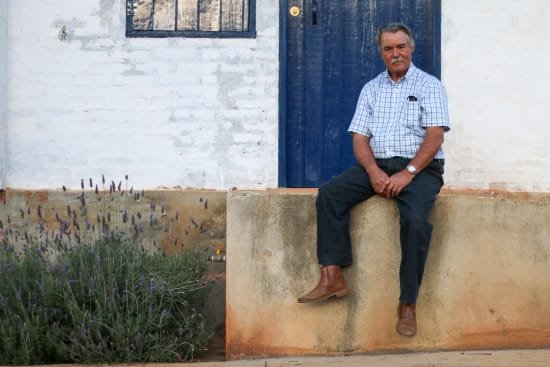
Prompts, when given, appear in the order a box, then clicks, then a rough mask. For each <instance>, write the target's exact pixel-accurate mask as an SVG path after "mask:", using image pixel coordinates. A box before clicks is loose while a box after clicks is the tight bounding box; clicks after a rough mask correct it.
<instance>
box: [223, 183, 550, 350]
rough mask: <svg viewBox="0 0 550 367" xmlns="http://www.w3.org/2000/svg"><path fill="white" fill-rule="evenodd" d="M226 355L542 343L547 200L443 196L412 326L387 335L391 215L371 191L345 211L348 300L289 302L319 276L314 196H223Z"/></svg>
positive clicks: (392, 309) (393, 286)
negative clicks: (348, 216)
mask: <svg viewBox="0 0 550 367" xmlns="http://www.w3.org/2000/svg"><path fill="white" fill-rule="evenodd" d="M227 200H228V201H227V250H228V255H227V300H226V303H227V305H226V307H227V312H226V325H227V335H226V352H227V357H228V358H229V359H235V358H240V357H253V356H282V355H309V354H312V355H313V354H315V355H319V354H324V355H331V354H343V353H364V352H380V351H411V350H414V351H432V350H459V349H483V348H485V349H487V348H541V347H550V257H549V254H550V227H549V226H548V223H550V202H549V200H548V197H547V196H545V195H539V196H538V197H534V196H529V195H527V196H521V195H518V196H516V197H513V196H512V197H510V196H509V195H493V196H491V195H475V194H472V193H468V194H464V193H459V194H457V193H444V194H442V195H440V196H439V198H438V200H437V203H436V206H435V208H434V211H433V215H432V222H433V223H434V226H435V229H434V233H433V238H432V243H431V250H430V255H429V259H428V263H427V267H426V273H425V278H424V284H423V287H422V289H421V294H420V298H419V300H418V322H419V332H418V334H417V336H416V337H414V338H404V337H400V336H399V335H397V334H396V333H395V331H394V327H395V321H396V305H397V297H398V294H399V292H398V263H399V259H400V250H399V235H398V212H397V208H396V206H395V204H394V203H393V201H391V200H388V199H383V198H373V199H372V200H369V201H367V202H364V203H362V204H360V205H358V206H357V207H355V208H354V209H353V212H352V222H351V224H350V230H351V234H352V239H353V246H354V257H355V262H354V265H353V266H352V267H350V268H347V269H346V270H345V276H346V279H347V281H348V285H349V286H350V288H351V290H352V295H351V296H348V297H347V298H344V299H340V300H335V301H332V302H329V303H326V304H322V305H303V304H298V303H297V302H296V297H298V296H299V295H300V294H302V293H303V292H305V291H308V290H309V289H310V288H311V287H313V286H314V285H315V283H316V281H317V277H318V267H317V265H316V256H315V239H316V232H315V226H316V224H315V216H316V214H315V210H314V202H315V192H311V191H307V192H300V191H264V192H240V191H234V192H230V193H228V198H227Z"/></svg>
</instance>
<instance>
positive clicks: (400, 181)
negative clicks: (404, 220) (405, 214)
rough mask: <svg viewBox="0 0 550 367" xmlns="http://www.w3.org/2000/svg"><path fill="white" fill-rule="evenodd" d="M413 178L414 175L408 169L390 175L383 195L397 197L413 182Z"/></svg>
mask: <svg viewBox="0 0 550 367" xmlns="http://www.w3.org/2000/svg"><path fill="white" fill-rule="evenodd" d="M413 178H414V175H413V174H411V173H410V172H408V171H407V170H402V171H399V172H397V173H396V174H394V175H392V176H390V177H389V179H388V180H387V181H386V183H385V184H384V187H383V190H382V194H381V195H383V196H385V197H388V198H394V197H396V196H397V195H399V194H400V193H401V191H403V189H404V188H405V187H407V186H408V185H409V184H410V183H411V182H412V180H413ZM377 192H378V191H377Z"/></svg>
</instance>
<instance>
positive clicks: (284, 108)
mask: <svg viewBox="0 0 550 367" xmlns="http://www.w3.org/2000/svg"><path fill="white" fill-rule="evenodd" d="M280 4H281V9H280V16H281V23H280V24H281V37H280V42H281V44H280V50H281V71H280V124H279V126H280V129H279V162H280V163H279V186H281V187H319V186H320V185H321V184H322V183H323V182H325V181H327V180H328V179H329V178H331V177H333V176H335V175H338V174H339V173H341V172H342V171H343V170H345V169H346V168H348V167H349V166H351V165H353V164H354V163H355V160H354V158H353V152H352V145H351V137H350V136H349V135H348V134H347V132H346V131H347V128H348V125H349V123H350V121H351V118H352V116H353V113H354V111H355V104H356V102H357V97H358V96H359V92H360V91H361V88H362V86H363V85H364V84H365V83H366V82H367V81H368V80H370V79H372V78H373V77H374V76H376V75H377V74H378V73H380V72H381V71H382V70H384V64H383V63H382V61H381V59H380V55H379V53H378V50H377V48H376V39H375V38H376V30H377V29H378V27H379V26H381V25H383V24H385V23H388V22H395V21H400V22H403V23H405V24H407V25H408V26H410V27H411V28H412V30H413V32H414V34H415V39H416V50H415V53H414V56H413V62H414V63H415V65H416V66H418V67H420V68H421V69H423V70H425V71H427V72H428V73H430V74H432V75H435V76H438V77H439V76H440V19H441V16H440V11H441V0H400V1H397V0H282V1H281V2H280Z"/></svg>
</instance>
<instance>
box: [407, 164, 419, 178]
mask: <svg viewBox="0 0 550 367" xmlns="http://www.w3.org/2000/svg"><path fill="white" fill-rule="evenodd" d="M407 171H409V173H410V174H411V175H416V171H417V169H416V167H415V166H413V165H412V164H408V165H407Z"/></svg>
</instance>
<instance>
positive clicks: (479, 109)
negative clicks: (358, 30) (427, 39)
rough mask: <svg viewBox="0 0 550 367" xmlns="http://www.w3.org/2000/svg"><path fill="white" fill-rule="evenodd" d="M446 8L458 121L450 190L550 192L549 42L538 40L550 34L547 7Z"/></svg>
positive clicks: (490, 2)
mask: <svg viewBox="0 0 550 367" xmlns="http://www.w3.org/2000/svg"><path fill="white" fill-rule="evenodd" d="M442 7H443V9H442V13H443V19H442V74H443V82H444V84H445V85H446V87H447V92H448V94H449V103H450V106H449V107H450V113H451V118H452V122H453V130H452V132H451V133H450V134H448V135H447V142H446V143H445V149H446V153H447V155H448V157H449V159H448V164H447V174H446V179H447V180H446V181H447V184H448V185H449V186H450V187H468V188H482V189H486V188H493V189H509V190H526V191H546V192H548V191H550V161H549V160H548V159H547V156H548V142H549V141H550V127H549V126H550V124H549V123H550V104H549V103H548V97H547V95H548V93H547V89H548V83H547V81H548V80H550V69H548V67H547V65H546V60H547V59H548V57H550V43H549V42H545V41H541V37H540V36H538V35H543V34H547V33H549V32H550V23H549V22H548V19H549V18H550V4H549V3H548V1H546V0H532V1H519V0H505V1H503V0H484V1H476V0H465V1H443V2H442ZM534 50H536V51H534ZM533 51H534V52H535V54H536V55H537V56H535V57H533V56H532V55H533Z"/></svg>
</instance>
